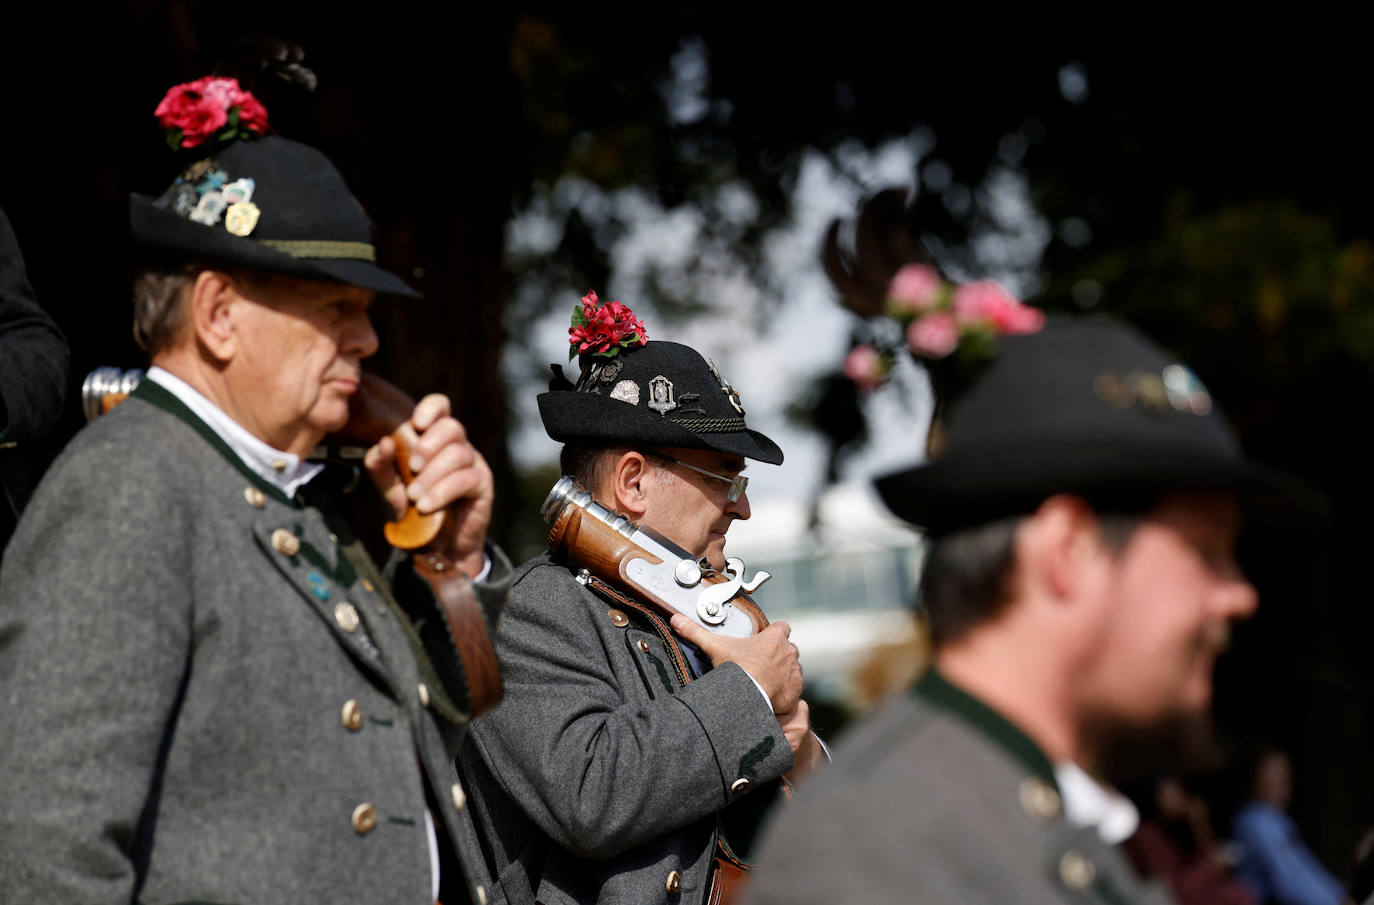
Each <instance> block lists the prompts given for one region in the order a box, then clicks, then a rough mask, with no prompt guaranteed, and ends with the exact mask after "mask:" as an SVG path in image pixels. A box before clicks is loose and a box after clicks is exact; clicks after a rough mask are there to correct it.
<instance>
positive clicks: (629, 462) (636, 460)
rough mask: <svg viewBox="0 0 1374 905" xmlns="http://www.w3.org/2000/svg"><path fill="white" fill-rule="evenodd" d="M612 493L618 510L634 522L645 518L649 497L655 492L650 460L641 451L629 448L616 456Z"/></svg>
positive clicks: (613, 468) (613, 467)
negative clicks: (651, 477) (651, 478)
mask: <svg viewBox="0 0 1374 905" xmlns="http://www.w3.org/2000/svg"><path fill="white" fill-rule="evenodd" d="M609 481H610V488H609V490H610V493H609V494H608V496H610V497H611V499H612V500H613V501H614V507H613V508H614V509H615V511H616V512H618V513H620V514H621V515H623V516H625V517H626V518H628V519H629V520H630V521H632V522H638V521H640V520H642V519H643V518H644V513H646V512H648V511H649V497H650V496H651V495H652V492H653V482H652V480H650V469H649V460H648V459H647V458H645V456H644V454H643V453H641V452H636V451H635V450H628V451H626V452H623V453H621V454H620V455H619V456H618V457H616V459H615V462H614V463H613V464H612V466H611V474H610V478H609Z"/></svg>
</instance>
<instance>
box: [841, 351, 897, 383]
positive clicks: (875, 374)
mask: <svg viewBox="0 0 1374 905" xmlns="http://www.w3.org/2000/svg"><path fill="white" fill-rule="evenodd" d="M889 370H890V367H889V364H888V362H886V361H884V360H883V356H882V355H881V354H879V352H878V350H877V349H874V348H873V347H872V346H855V347H854V348H852V349H850V350H849V354H848V355H847V356H845V359H844V376H846V377H848V378H849V379H850V380H852V381H853V382H854V385H855V386H857V387H858V388H859V389H861V390H863V391H864V392H872V391H873V390H875V389H877V388H878V387H879V386H880V385H881V384H882V382H883V381H884V380H885V379H886V378H887V373H888V371H889Z"/></svg>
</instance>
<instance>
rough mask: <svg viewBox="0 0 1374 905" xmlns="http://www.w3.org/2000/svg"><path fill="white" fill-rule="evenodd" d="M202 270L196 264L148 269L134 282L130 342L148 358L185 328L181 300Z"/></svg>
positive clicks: (162, 348) (202, 268)
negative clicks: (132, 333) (135, 344)
mask: <svg viewBox="0 0 1374 905" xmlns="http://www.w3.org/2000/svg"><path fill="white" fill-rule="evenodd" d="M204 269H205V268H204V266H203V265H201V264H200V263H190V264H182V265H180V266H150V267H147V268H145V269H144V270H143V271H141V272H140V273H139V274H138V276H137V277H135V278H134V341H135V342H137V343H138V345H139V347H140V348H142V349H143V350H144V351H146V352H147V353H148V354H149V355H154V354H156V353H158V352H161V351H163V350H165V349H167V348H168V347H169V346H171V345H172V343H173V342H174V341H175V340H176V338H177V336H178V335H180V333H181V331H182V330H183V329H184V328H185V326H186V305H185V304H184V303H183V301H182V297H183V296H185V295H186V294H187V293H188V292H189V290H190V288H191V286H192V285H193V284H194V283H195V281H196V275H197V274H198V273H200V272H201V271H202V270H204Z"/></svg>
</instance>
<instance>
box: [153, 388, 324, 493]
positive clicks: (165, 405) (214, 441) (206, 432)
mask: <svg viewBox="0 0 1374 905" xmlns="http://www.w3.org/2000/svg"><path fill="white" fill-rule="evenodd" d="M130 398H133V399H142V400H143V401H144V402H147V403H149V404H151V405H155V406H157V407H158V408H160V409H162V410H163V411H165V412H168V413H170V414H172V415H174V416H176V417H177V418H180V419H181V420H182V421H184V422H186V424H187V425H189V426H190V427H191V429H192V430H194V431H195V432H196V433H198V434H200V435H201V436H202V437H204V438H205V442H206V443H209V444H210V445H211V446H212V447H214V448H215V450H216V451H218V452H219V454H220V455H222V456H224V458H225V459H226V460H227V461H228V462H229V464H230V465H233V466H234V467H235V468H237V469H238V470H239V471H240V472H241V473H242V474H243V476H244V477H246V478H248V480H249V481H251V482H252V483H253V486H254V487H256V488H258V489H259V490H261V491H262V492H263V493H265V494H267V496H269V497H271V498H272V499H274V500H277V501H278V502H281V503H285V504H286V505H288V506H298V505H299V504H298V503H297V502H296V501H295V500H293V499H291V498H290V497H288V496H287V495H286V494H284V493H282V492H281V489H280V488H279V487H277V486H275V485H274V484H272V483H271V482H269V481H264V480H263V479H262V476H261V475H259V474H257V473H256V472H255V471H253V469H251V468H249V467H248V466H247V464H245V463H244V461H243V460H242V459H240V458H239V457H238V456H237V455H236V454H235V453H234V451H233V450H232V449H230V448H229V446H228V444H226V443H225V442H224V440H223V439H222V438H221V437H220V435H219V434H217V433H215V432H214V431H213V430H212V429H211V428H210V426H209V425H208V424H206V423H205V422H204V421H202V420H200V418H199V417H197V416H196V413H195V412H193V411H191V410H190V409H189V408H187V407H186V404H185V403H184V402H182V401H181V400H180V399H178V398H177V397H176V396H175V395H173V394H172V393H171V392H169V391H168V390H167V389H166V388H165V387H162V386H159V385H158V384H157V383H156V382H155V381H152V380H140V381H139V383H138V386H137V387H136V388H135V389H134V391H133V393H131V394H130Z"/></svg>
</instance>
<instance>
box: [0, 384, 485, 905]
mask: <svg viewBox="0 0 1374 905" xmlns="http://www.w3.org/2000/svg"><path fill="white" fill-rule="evenodd" d="M320 480H321V479H320V478H317V479H316V482H318V481H320ZM316 482H312V485H311V487H312V488H313V486H314V483H316ZM317 495H321V494H320V491H319V490H318V489H314V490H312V494H311V497H312V498H314V497H315V496H317ZM298 497H299V495H298ZM322 507H324V508H322ZM491 555H492V559H493V570H492V573H491V575H490V577H489V579H488V580H487V581H486V582H484V583H481V584H478V585H477V586H476V588H475V590H476V592H477V595H478V599H479V601H480V603H481V604H482V605H483V607H484V609H485V611H486V615H487V618H488V621H489V623H491V624H494V623H495V620H496V616H497V611H498V609H499V607H500V605H501V603H502V602H503V601H504V598H505V596H506V592H507V588H508V587H509V581H510V566H509V564H508V563H507V562H506V560H505V558H504V556H502V555H501V554H500V552H499V551H496V550H494V549H493V550H492V551H491ZM408 575H409V568H408V566H402V568H401V570H400V571H399V572H397V573H396V575H395V580H396V584H395V587H396V588H397V589H398V594H399V596H400V597H401V600H402V602H403V604H404V605H398V604H397V602H396V599H395V597H393V595H392V592H391V587H392V586H391V585H390V584H389V583H388V582H387V581H386V580H384V579H383V577H382V576H381V575H379V574H378V572H377V570H376V568H375V567H374V566H373V564H372V562H371V560H369V559H368V557H367V555H366V553H365V552H363V550H362V547H361V545H360V544H358V543H357V542H356V541H355V540H354V539H353V538H352V537H351V535H350V534H349V531H348V528H347V527H346V525H345V524H344V523H343V520H342V519H339V518H338V517H336V516H335V515H334V514H333V512H332V511H331V508H330V507H329V503H328V501H327V500H322V501H321V502H319V503H316V504H309V503H302V502H298V501H296V500H290V499H287V498H286V497H285V496H284V495H282V494H281V493H280V491H278V490H277V489H276V488H275V487H273V486H272V485H271V484H269V483H266V482H263V481H261V480H260V479H259V478H258V477H257V476H256V475H254V474H253V473H252V472H251V471H250V470H248V469H247V468H246V466H244V465H243V464H242V463H241V461H240V460H239V459H238V458H237V457H236V456H235V455H234V454H233V453H232V452H230V451H229V449H228V448H227V447H225V446H224V445H223V443H222V442H221V441H220V440H219V438H218V437H217V436H216V435H214V434H213V432H211V431H210V429H209V428H208V427H206V426H205V425H204V424H203V423H202V422H200V421H199V420H198V419H197V418H196V417H195V416H194V415H193V414H191V413H190V412H189V411H188V410H187V409H186V408H185V407H184V406H183V405H182V404H181V403H180V402H179V401H178V400H177V399H176V398H175V397H174V396H172V395H171V394H170V393H168V392H167V391H166V390H164V389H162V388H161V387H158V386H156V385H155V384H153V383H152V382H150V381H144V382H143V384H142V385H141V386H140V388H139V389H138V390H137V391H136V393H135V394H134V395H133V396H132V397H131V398H130V399H129V401H127V402H125V403H124V404H122V405H121V406H120V407H119V408H118V409H116V410H115V411H114V412H112V413H111V414H109V415H106V416H104V417H102V418H100V419H99V420H98V421H97V422H95V423H94V424H92V425H90V426H88V427H87V428H86V429H85V430H83V431H82V432H81V433H80V434H79V435H78V436H77V437H76V439H75V440H74V441H73V442H72V443H71V444H70V445H69V446H68V448H67V449H66V450H65V451H64V452H63V454H62V455H61V456H60V457H59V458H58V460H57V461H56V463H55V464H54V465H53V466H52V468H51V469H50V470H49V473H48V475H47V476H46V477H45V479H44V481H43V482H42V484H41V485H40V486H39V488H38V490H37V492H36V494H35V496H34V498H33V501H32V503H31V505H30V507H29V509H28V510H27V511H26V513H25V516H24V518H23V520H22V521H21V523H20V526H19V530H18V531H17V533H16V535H15V537H14V540H13V542H12V543H11V545H10V547H9V548H8V550H7V551H6V554H5V558H4V562H3V570H2V571H0V727H3V729H0V800H3V804H4V806H3V807H0V901H2V902H16V903H17V902H63V903H68V905H82V903H123V905H128V903H129V902H131V901H136V902H141V903H145V905H163V903H176V902H192V901H195V902H213V903H218V905H229V903H244V905H250V903H251V905H260V903H271V902H301V903H306V902H321V903H326V902H329V903H333V902H353V901H371V902H386V903H413V905H433V902H434V898H433V896H432V893H431V888H430V884H431V877H430V866H431V865H430V860H431V859H430V855H429V845H428V842H427V838H426V837H427V829H426V820H425V811H426V805H427V804H428V809H429V811H430V812H431V813H432V814H433V817H434V820H435V821H436V823H437V824H438V825H439V828H440V836H439V839H440V846H441V863H443V864H444V865H445V867H446V871H445V874H444V881H445V889H446V890H449V891H448V892H446V893H445V894H446V895H447V896H448V898H447V899H446V905H456V903H457V902H460V901H462V900H463V898H465V897H469V898H471V899H472V900H473V901H477V900H478V899H479V898H480V895H481V894H480V893H479V892H478V889H477V887H478V886H479V885H482V884H484V883H485V882H487V881H486V879H485V877H484V876H483V875H482V873H481V866H482V865H481V859H480V857H478V858H470V857H469V854H470V853H472V852H476V851H477V846H476V839H475V837H474V836H473V834H472V829H471V824H470V822H469V820H468V816H467V813H466V811H465V810H464V807H465V804H466V801H465V793H464V790H463V789H462V787H461V785H460V784H459V780H458V777H457V775H456V772H455V770H454V768H453V765H452V755H453V753H454V752H455V751H456V749H457V746H458V744H459V741H460V738H461V736H462V734H463V733H464V731H465V728H466V722H467V720H466V714H465V713H464V712H463V702H464V701H465V700H466V697H465V695H466V689H465V686H464V683H463V677H462V676H461V675H458V674H454V673H453V672H449V673H448V674H445V675H440V674H439V673H438V672H437V671H436V670H435V668H434V666H433V661H432V660H431V659H430V657H429V656H427V654H426V650H427V649H430V648H427V647H426V645H434V644H438V645H441V646H440V647H435V648H432V649H433V650H435V651H440V650H442V644H443V643H444V640H445V639H444V638H443V637H441V636H438V635H436V634H435V631H436V629H438V628H439V627H440V623H439V621H438V619H437V618H435V617H436V615H437V611H436V610H435V609H434V603H433V599H432V597H429V596H428V595H427V593H426V591H425V590H422V589H421V587H420V586H419V585H418V584H416V582H415V579H414V577H413V576H409V580H407V576H408ZM445 837H447V839H448V840H450V841H449V842H448V843H445V842H444V839H445Z"/></svg>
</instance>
